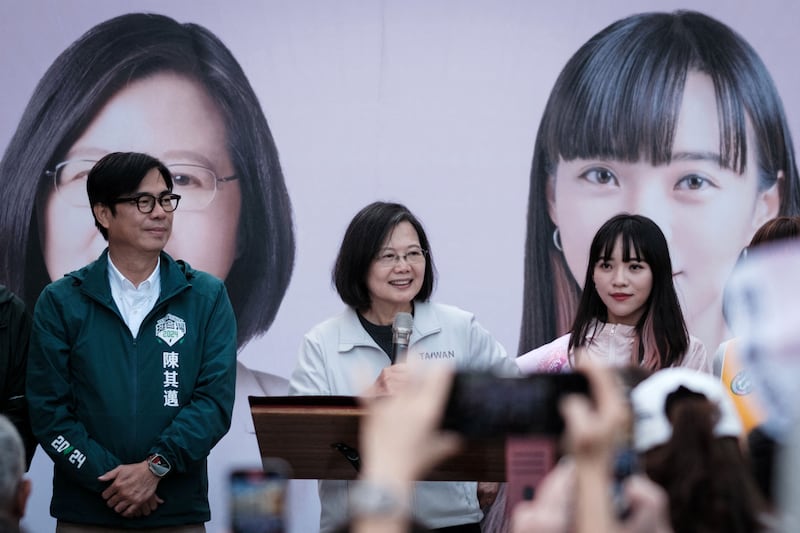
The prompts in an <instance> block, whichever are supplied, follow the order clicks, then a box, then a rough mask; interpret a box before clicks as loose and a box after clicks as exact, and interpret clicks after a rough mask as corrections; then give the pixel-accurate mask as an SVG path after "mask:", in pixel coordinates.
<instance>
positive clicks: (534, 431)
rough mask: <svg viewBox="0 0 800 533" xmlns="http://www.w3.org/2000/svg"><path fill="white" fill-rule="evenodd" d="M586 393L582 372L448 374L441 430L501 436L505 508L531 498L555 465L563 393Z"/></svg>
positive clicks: (479, 435) (585, 381)
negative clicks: (449, 384) (511, 375)
mask: <svg viewBox="0 0 800 533" xmlns="http://www.w3.org/2000/svg"><path fill="white" fill-rule="evenodd" d="M574 393H577V394H586V395H588V394H589V383H588V381H587V380H586V377H585V376H584V375H583V374H579V373H560V374H531V375H528V376H524V377H517V378H504V377H497V376H494V375H492V374H478V373H458V374H456V375H455V376H454V379H453V385H452V388H451V390H450V396H449V398H448V402H447V406H446V408H445V415H444V419H443V421H442V427H443V428H444V429H448V430H452V431H456V432H458V433H460V434H461V435H463V436H465V437H466V438H477V439H482V438H504V439H505V446H506V453H505V463H506V468H505V470H506V483H507V487H506V508H507V510H508V512H510V511H511V509H513V508H514V506H515V505H516V504H517V503H519V502H520V501H522V500H531V499H533V497H534V493H535V490H536V487H537V485H538V484H539V482H540V481H541V480H542V479H543V478H544V476H545V475H546V474H547V472H549V471H550V470H551V469H552V468H553V466H554V465H555V462H556V458H557V455H558V454H557V441H558V438H559V436H560V435H561V433H562V432H563V431H564V420H563V419H562V417H561V412H560V410H559V403H560V402H561V399H562V398H563V397H564V396H566V395H567V394H574Z"/></svg>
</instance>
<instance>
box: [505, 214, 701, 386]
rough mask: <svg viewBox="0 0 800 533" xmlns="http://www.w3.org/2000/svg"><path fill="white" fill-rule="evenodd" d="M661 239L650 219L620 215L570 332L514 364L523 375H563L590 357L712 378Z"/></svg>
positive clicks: (601, 235)
mask: <svg viewBox="0 0 800 533" xmlns="http://www.w3.org/2000/svg"><path fill="white" fill-rule="evenodd" d="M672 278H673V272H672V263H671V261H670V257H669V248H668V246H667V241H666V239H665V238H664V234H663V233H662V232H661V230H660V229H659V227H658V226H657V225H656V224H655V222H653V221H652V220H650V219H649V218H647V217H644V216H641V215H628V214H622V215H617V216H615V217H613V218H611V219H610V220H608V221H607V222H606V223H605V224H603V226H602V227H601V228H600V229H599V230H598V231H597V233H596V234H595V237H594V239H593V241H592V245H591V248H590V252H589V264H588V266H587V269H586V281H585V285H584V291H583V294H582V296H581V300H580V303H579V304H578V311H577V313H576V317H575V321H574V322H573V324H572V329H571V330H570V333H568V334H567V335H564V336H562V337H559V338H558V339H556V340H555V341H553V342H551V343H549V344H546V345H544V346H541V347H539V348H537V349H535V350H533V351H531V352H528V353H526V354H524V355H522V356H520V357H519V358H518V359H517V363H518V364H519V366H520V368H521V369H522V371H523V372H525V373H529V372H559V371H562V370H568V369H569V368H571V367H573V366H574V364H575V362H576V358H578V357H586V358H589V359H591V360H592V361H593V362H595V363H598V364H602V365H608V366H617V367H619V366H631V365H632V366H641V367H643V368H645V369H647V370H651V371H656V370H659V369H661V368H666V367H671V366H683V367H689V368H693V369H695V370H701V371H704V372H710V371H711V363H710V360H709V358H708V356H707V353H706V349H705V347H704V346H703V344H702V343H701V342H700V341H698V340H697V339H695V338H694V337H691V336H690V335H689V334H688V332H687V329H686V324H685V323H684V320H683V313H682V312H681V307H680V304H679V302H678V296H677V294H676V293H675V286H674V284H673V281H672Z"/></svg>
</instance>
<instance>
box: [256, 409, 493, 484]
mask: <svg viewBox="0 0 800 533" xmlns="http://www.w3.org/2000/svg"><path fill="white" fill-rule="evenodd" d="M249 400H250V410H251V412H252V414H253V422H254V423H255V429H256V438H257V439H258V447H259V450H260V451H261V457H262V458H267V457H280V458H282V459H284V460H286V461H287V462H288V463H289V465H290V466H291V468H292V477H293V478H295V479H355V478H356V476H357V475H358V471H357V466H358V464H359V462H358V460H359V457H358V428H359V424H360V420H361V416H362V415H363V414H364V412H365V410H366V409H365V408H364V407H361V406H360V405H359V404H358V402H357V401H356V399H355V398H353V397H350V396H264V397H261V396H259V397H256V396H250V398H249ZM505 467H506V460H505V438H503V437H498V438H496V439H486V440H469V441H465V442H464V447H463V448H462V450H461V452H460V453H459V454H458V455H456V456H454V457H451V458H450V459H448V460H446V461H444V462H442V463H441V464H440V465H438V466H437V467H436V469H435V470H434V471H433V472H431V473H430V475H429V476H428V477H427V478H426V479H427V480H429V481H475V480H479V481H505V479H506V472H505Z"/></svg>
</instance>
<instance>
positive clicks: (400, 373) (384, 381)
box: [363, 313, 414, 396]
mask: <svg viewBox="0 0 800 533" xmlns="http://www.w3.org/2000/svg"><path fill="white" fill-rule="evenodd" d="M413 325H414V317H412V316H411V314H410V313H397V314H396V315H395V317H394V321H393V322H392V365H391V366H387V367H386V368H384V369H383V370H381V373H380V374H379V375H378V379H377V380H375V383H373V384H372V385H371V386H370V387H369V388H368V389H367V390H365V391H364V393H363V396H386V395H389V394H394V393H395V392H396V391H397V390H399V389H401V388H402V387H403V386H405V385H406V384H407V383H408V367H407V365H406V364H405V362H406V356H407V355H408V343H409V340H410V339H411V330H412V328H413Z"/></svg>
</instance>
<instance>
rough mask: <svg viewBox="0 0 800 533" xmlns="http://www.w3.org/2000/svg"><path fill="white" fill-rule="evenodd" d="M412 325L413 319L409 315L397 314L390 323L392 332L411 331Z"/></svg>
mask: <svg viewBox="0 0 800 533" xmlns="http://www.w3.org/2000/svg"><path fill="white" fill-rule="evenodd" d="M413 325H414V317H413V316H411V313H397V314H396V315H394V321H393V322H392V331H409V332H410V331H411V328H412V326H413Z"/></svg>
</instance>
